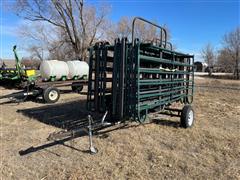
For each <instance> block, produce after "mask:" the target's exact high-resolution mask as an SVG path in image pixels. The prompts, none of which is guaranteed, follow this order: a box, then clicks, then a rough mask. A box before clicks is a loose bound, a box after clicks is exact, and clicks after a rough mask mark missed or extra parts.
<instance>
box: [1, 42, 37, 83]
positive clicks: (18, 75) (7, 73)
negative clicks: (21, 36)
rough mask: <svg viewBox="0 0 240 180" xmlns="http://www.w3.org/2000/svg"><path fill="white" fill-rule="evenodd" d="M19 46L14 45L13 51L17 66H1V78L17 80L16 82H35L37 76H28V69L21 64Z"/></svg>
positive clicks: (11, 80)
mask: <svg viewBox="0 0 240 180" xmlns="http://www.w3.org/2000/svg"><path fill="white" fill-rule="evenodd" d="M16 49H17V46H16V45H15V46H13V53H14V57H15V66H16V68H7V67H2V68H0V80H1V81H4V82H7V83H9V82H16V83H22V82H28V83H31V82H34V81H35V80H36V79H37V76H36V75H35V74H34V75H31V76H28V75H27V73H26V71H27V70H28V69H24V68H23V67H22V65H21V62H20V60H19V58H18V55H17V50H16Z"/></svg>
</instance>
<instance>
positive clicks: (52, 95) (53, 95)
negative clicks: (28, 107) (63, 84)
mask: <svg viewBox="0 0 240 180" xmlns="http://www.w3.org/2000/svg"><path fill="white" fill-rule="evenodd" d="M57 97H58V92H57V91H55V90H52V91H50V93H49V99H50V100H52V101H54V100H56V99H57Z"/></svg>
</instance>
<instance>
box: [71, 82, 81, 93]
mask: <svg viewBox="0 0 240 180" xmlns="http://www.w3.org/2000/svg"><path fill="white" fill-rule="evenodd" d="M82 90H83V85H82V84H81V85H77V86H74V84H73V86H72V91H73V92H77V93H80V92H81V91H82Z"/></svg>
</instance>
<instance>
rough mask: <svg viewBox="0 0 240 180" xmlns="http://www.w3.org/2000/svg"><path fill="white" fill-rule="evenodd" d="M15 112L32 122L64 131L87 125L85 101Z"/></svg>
mask: <svg viewBox="0 0 240 180" xmlns="http://www.w3.org/2000/svg"><path fill="white" fill-rule="evenodd" d="M17 112H18V113H22V114H23V115H24V116H27V117H29V118H31V119H33V120H37V121H40V122H42V123H45V124H48V125H52V126H55V127H58V128H62V129H66V130H73V129H76V128H81V127H83V126H86V125H87V123H88V121H87V115H88V114H89V112H88V111H86V100H78V101H71V102H67V103H61V104H51V105H46V106H41V107H36V108H29V109H19V110H18V111H17Z"/></svg>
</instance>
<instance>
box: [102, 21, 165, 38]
mask: <svg viewBox="0 0 240 180" xmlns="http://www.w3.org/2000/svg"><path fill="white" fill-rule="evenodd" d="M132 21H133V18H132V17H126V16H124V17H122V18H121V19H120V20H119V22H118V23H116V24H111V25H110V27H111V28H110V29H109V30H108V32H107V35H108V37H107V39H108V40H109V41H110V42H113V41H114V39H115V38H117V37H119V38H121V37H127V38H128V39H129V40H131V39H132V37H131V33H132ZM163 27H164V28H165V29H166V30H167V34H168V40H169V39H170V31H169V28H168V27H167V26H166V25H163ZM135 37H136V38H139V39H140V40H141V41H153V39H159V38H160V32H159V31H158V29H157V28H156V27H154V26H152V25H149V24H146V23H144V22H142V21H136V27H135Z"/></svg>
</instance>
